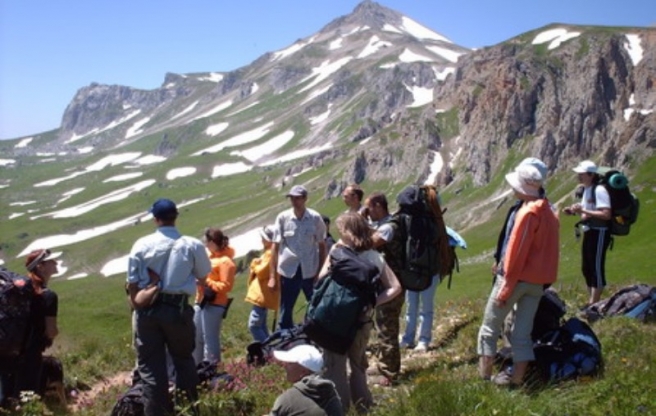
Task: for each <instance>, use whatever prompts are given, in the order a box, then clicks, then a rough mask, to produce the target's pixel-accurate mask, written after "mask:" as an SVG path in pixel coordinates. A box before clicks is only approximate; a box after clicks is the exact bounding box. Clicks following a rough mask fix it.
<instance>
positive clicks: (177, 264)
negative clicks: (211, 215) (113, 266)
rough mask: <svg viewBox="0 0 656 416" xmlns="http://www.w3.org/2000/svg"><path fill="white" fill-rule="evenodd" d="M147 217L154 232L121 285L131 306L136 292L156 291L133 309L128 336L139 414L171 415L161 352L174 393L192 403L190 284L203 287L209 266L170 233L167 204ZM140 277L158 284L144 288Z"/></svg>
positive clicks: (197, 248)
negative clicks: (171, 370) (140, 395)
mask: <svg viewBox="0 0 656 416" xmlns="http://www.w3.org/2000/svg"><path fill="white" fill-rule="evenodd" d="M150 213H151V214H152V215H153V218H154V222H155V224H156V225H157V230H156V231H155V232H154V233H153V234H150V235H147V236H145V237H142V238H140V239H139V240H137V241H136V242H135V243H134V245H133V246H132V250H131V252H130V256H129V260H128V273H127V282H128V292H129V295H130V299H131V300H132V301H133V302H132V303H133V304H137V302H135V300H136V297H137V294H138V293H139V291H140V290H142V289H144V288H148V286H149V285H154V284H155V285H157V286H158V292H159V293H158V294H157V297H156V298H155V299H154V301H152V302H151V303H149V304H146V305H141V306H140V307H137V309H136V311H135V316H134V330H135V347H136V350H137V365H138V370H139V375H140V377H141V379H142V380H143V382H144V399H145V405H144V413H145V415H147V416H156V415H157V416H159V415H164V414H173V408H172V407H171V405H170V400H169V397H168V387H169V385H168V374H167V365H166V352H167V350H168V352H169V354H170V356H171V359H172V361H173V366H174V367H175V372H176V388H177V389H179V390H182V391H184V392H185V393H186V394H187V398H188V399H189V400H190V401H191V402H194V401H195V400H196V399H197V398H198V394H197V391H196V385H197V384H198V376H197V373H196V365H195V363H194V359H193V357H192V352H193V350H194V340H195V327H194V321H193V315H194V311H193V309H192V307H191V306H190V305H189V296H192V295H194V294H195V293H196V284H197V283H199V282H201V283H202V282H203V281H204V279H205V276H207V274H208V273H209V272H210V271H211V269H212V266H211V264H210V260H209V258H208V257H207V253H206V251H205V246H204V245H203V243H202V242H201V241H200V240H198V239H196V238H191V237H186V236H182V235H181V234H180V232H179V231H178V230H177V229H176V227H175V221H176V219H177V217H178V209H177V207H176V205H175V203H174V202H173V201H171V200H170V199H159V200H157V201H156V202H155V203H154V204H153V206H152V207H151V208H150ZM146 276H154V277H158V279H155V281H154V282H149V283H146V284H144V279H145V278H146ZM145 280H148V279H147V278H146V279H145ZM194 410H195V409H194Z"/></svg>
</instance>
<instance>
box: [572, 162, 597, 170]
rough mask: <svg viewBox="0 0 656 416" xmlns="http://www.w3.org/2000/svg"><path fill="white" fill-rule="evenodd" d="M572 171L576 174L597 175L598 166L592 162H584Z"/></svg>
mask: <svg viewBox="0 0 656 416" xmlns="http://www.w3.org/2000/svg"><path fill="white" fill-rule="evenodd" d="M572 170H573V171H574V172H576V173H597V165H595V163H594V162H593V161H592V160H584V161H583V162H580V163H579V164H578V166H576V167H575V168H574V169H572Z"/></svg>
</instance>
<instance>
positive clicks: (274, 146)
mask: <svg viewBox="0 0 656 416" xmlns="http://www.w3.org/2000/svg"><path fill="white" fill-rule="evenodd" d="M293 138H294V131H293V130H287V131H285V132H284V133H281V134H279V135H277V136H275V137H274V138H272V139H270V140H267V141H266V142H264V143H262V144H261V145H259V146H254V147H251V148H250V149H246V150H242V151H238V150H235V151H233V152H230V154H231V155H233V156H241V157H243V158H245V159H248V160H249V161H251V162H254V161H256V160H258V159H262V158H263V157H264V156H267V155H270V154H271V153H273V152H275V151H276V150H278V149H280V148H281V147H283V146H284V145H286V144H287V143H288V142H289V141H290V140H291V139H293Z"/></svg>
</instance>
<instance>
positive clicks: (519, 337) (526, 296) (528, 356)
mask: <svg viewBox="0 0 656 416" xmlns="http://www.w3.org/2000/svg"><path fill="white" fill-rule="evenodd" d="M503 281H504V278H503V276H500V275H497V279H496V282H495V283H494V288H493V289H492V293H490V297H489V298H488V301H487V305H486V307H485V315H484V316H483V323H482V325H481V329H480V330H479V331H478V348H477V351H478V355H484V356H488V357H494V356H495V355H496V353H497V341H498V340H499V335H500V334H501V329H502V325H503V321H504V319H505V318H506V315H508V313H509V312H510V310H511V309H512V308H513V306H514V305H515V304H517V310H516V311H515V314H516V315H515V323H514V325H513V328H512V333H511V335H510V346H511V348H512V354H513V360H514V361H515V362H523V361H533V360H534V359H535V355H534V354H533V341H532V340H531V331H532V330H533V319H534V318H535V312H536V311H537V310H538V304H539V303H540V298H541V297H542V293H543V292H544V288H543V285H541V284H534V283H527V282H521V281H520V282H518V283H517V285H516V286H515V289H514V290H513V291H512V294H511V295H510V298H508V300H507V301H506V302H505V304H504V305H503V306H501V307H500V306H498V303H497V302H496V298H497V294H498V293H499V290H500V289H501V285H502V284H503Z"/></svg>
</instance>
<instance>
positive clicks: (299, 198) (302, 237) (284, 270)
mask: <svg viewBox="0 0 656 416" xmlns="http://www.w3.org/2000/svg"><path fill="white" fill-rule="evenodd" d="M307 195H308V192H307V189H305V187H304V186H303V185H294V186H293V187H292V188H291V189H290V190H289V192H288V193H287V195H286V196H287V197H288V198H289V202H290V203H291V206H292V207H291V209H288V210H285V211H283V212H281V213H280V214H278V216H277V217H276V222H275V223H274V229H275V234H274V238H273V246H272V248H271V271H270V276H269V285H268V286H269V288H270V289H272V290H275V289H276V282H277V281H278V279H277V276H280V280H279V281H280V323H279V324H280V328H282V329H286V328H291V327H292V326H294V322H293V314H294V304H295V303H296V299H297V298H298V295H299V294H300V293H301V290H303V293H304V294H305V298H306V299H307V300H308V301H309V300H310V298H311V297H312V291H313V284H314V279H315V278H316V276H317V275H318V274H319V269H320V268H321V265H322V264H323V261H324V260H325V259H326V253H327V251H326V241H325V238H326V225H325V224H324V223H323V219H322V218H321V215H320V214H319V213H318V212H316V211H315V210H313V209H310V208H307V207H306V206H305V204H306V202H307ZM276 273H277V275H276Z"/></svg>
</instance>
